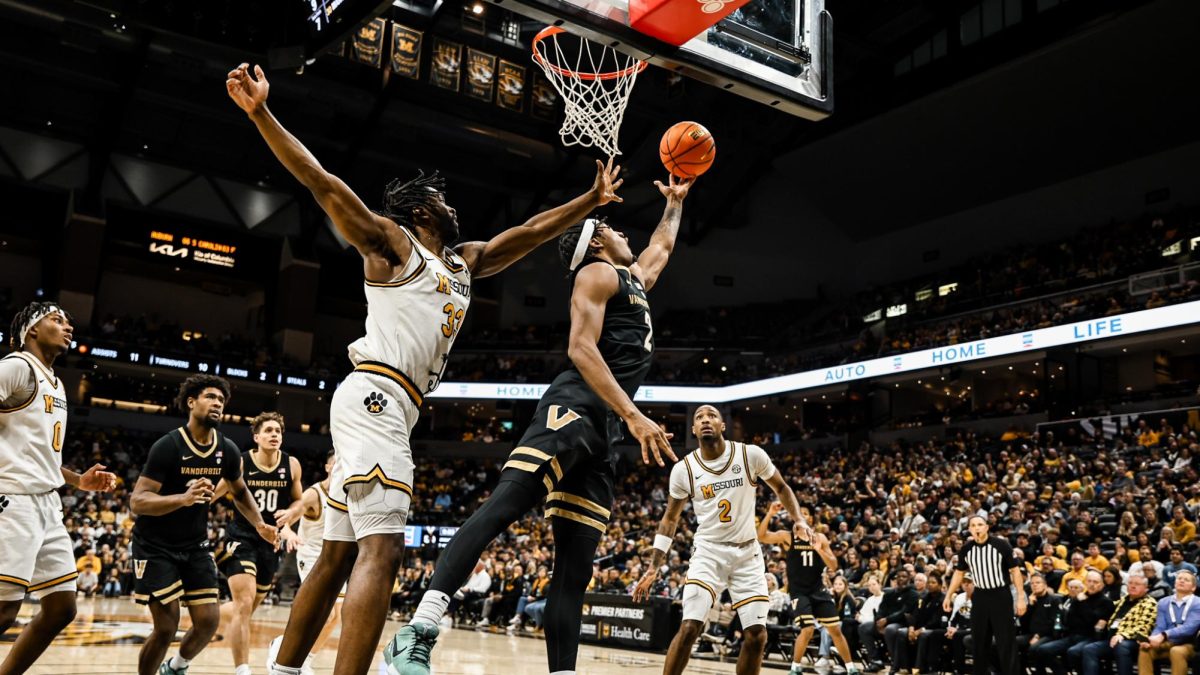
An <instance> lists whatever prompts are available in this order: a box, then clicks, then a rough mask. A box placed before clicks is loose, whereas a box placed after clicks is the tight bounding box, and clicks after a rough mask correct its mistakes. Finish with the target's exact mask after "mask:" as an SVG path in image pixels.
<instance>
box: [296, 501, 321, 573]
mask: <svg viewBox="0 0 1200 675" xmlns="http://www.w3.org/2000/svg"><path fill="white" fill-rule="evenodd" d="M309 489H310V490H316V491H317V516H316V517H315V518H309V517H308V516H303V517H301V518H300V539H302V540H303V541H304V543H303V544H302V545H301V546H300V548H298V549H296V557H297V558H298V559H300V560H316V559H317V556H319V555H321V548H322V547H323V546H324V544H325V500H326V499H327V498H328V497H329V494H328V493H326V492H325V488H323V487H321V484H320V483H317V484H316V485H313V486H312V487H311V488H309Z"/></svg>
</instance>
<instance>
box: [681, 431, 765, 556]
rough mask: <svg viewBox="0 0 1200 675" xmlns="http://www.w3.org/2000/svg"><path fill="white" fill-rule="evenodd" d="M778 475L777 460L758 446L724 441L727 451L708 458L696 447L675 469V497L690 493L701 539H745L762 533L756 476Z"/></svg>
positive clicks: (729, 541) (730, 541)
mask: <svg viewBox="0 0 1200 675" xmlns="http://www.w3.org/2000/svg"><path fill="white" fill-rule="evenodd" d="M774 475H775V465H774V464H772V463H771V458H770V457H768V456H767V453H766V451H764V450H763V449H762V448H760V447H758V446H757V445H746V444H744V443H734V442H733V441H725V451H724V452H722V453H721V456H720V457H718V458H717V459H716V460H713V461H708V460H705V459H704V458H702V457H701V456H700V450H699V449H696V450H693V451H692V452H689V453H688V454H687V455H685V456H684V458H683V460H682V461H680V462H676V463H675V466H674V467H672V468H671V496H672V497H674V498H675V499H684V498H689V497H690V498H691V500H692V509H693V510H694V511H695V513H696V523H697V526H696V541H697V542H700V541H706V542H711V543H717V544H741V543H744V542H747V541H753V540H755V539H756V538H757V532H756V531H755V523H754V516H755V508H754V498H755V494H756V488H755V481H757V480H758V479H760V478H762V479H766V478H770V477H771V476H774Z"/></svg>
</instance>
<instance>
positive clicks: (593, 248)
mask: <svg viewBox="0 0 1200 675" xmlns="http://www.w3.org/2000/svg"><path fill="white" fill-rule="evenodd" d="M655 185H657V186H658V189H659V191H660V192H662V195H663V197H665V198H666V200H667V205H666V209H665V210H664V212H663V217H662V220H661V221H660V222H659V224H658V227H657V228H656V229H655V231H654V233H653V235H651V238H650V245H649V246H647V247H646V249H645V250H644V251H643V252H642V254H641V255H640V256H638V257H636V258H635V257H634V255H633V252H632V250H630V248H629V240H628V238H626V236H625V235H624V234H622V233H620V232H618V231H617V230H615V229H613V228H612V227H609V226H608V225H607V224H606V223H604V222H603V221H602V220H597V219H589V220H587V221H585V222H584V223H582V224H579V225H574V226H572V227H571V228H570V229H568V230H567V231H566V232H565V233H564V234H563V235H562V236H561V237H560V238H559V254H560V256H561V257H562V259H563V262H564V263H565V264H566V266H567V268H568V269H569V270H570V271H571V273H572V277H573V285H574V287H573V289H572V291H571V337H570V346H569V347H568V350H567V356H568V357H569V358H570V359H571V363H572V365H571V367H569V368H567V370H565V371H563V372H562V373H561V374H559V376H558V377H556V378H554V382H553V383H552V384H551V385H550V388H549V389H547V390H546V393H545V394H544V395H543V396H542V399H541V401H540V402H539V403H538V407H537V411H536V412H535V413H534V418H533V421H532V422H531V423H530V425H529V427H528V428H527V429H526V431H525V434H524V436H522V438H521V441H520V443H518V447H517V448H516V449H515V450H513V451H512V454H511V455H510V457H509V461H508V463H507V464H505V465H504V469H503V471H502V472H501V474H500V483H499V484H498V485H497V486H496V489H495V491H494V492H493V493H492V496H491V497H490V498H489V499H488V501H487V502H486V503H485V504H484V505H483V506H482V507H481V508H480V509H479V510H478V511H476V512H475V513H474V514H473V515H472V516H471V518H470V519H468V520H467V522H466V524H464V525H463V527H462V529H460V530H459V531H458V533H457V534H455V536H454V539H453V540H451V542H450V545H449V546H448V547H447V548H446V550H445V551H443V553H442V555H441V557H440V558H439V559H438V563H437V566H436V567H435V568H434V574H433V579H432V580H431V581H430V585H429V590H427V591H426V592H425V595H424V597H422V598H421V604H420V606H419V607H418V608H417V611H416V613H415V614H414V615H413V619H412V623H410V624H409V625H408V626H406V627H405V628H403V629H401V631H400V632H399V633H397V634H396V637H395V638H394V639H393V640H392V641H391V642H390V643H389V644H388V646H387V647H386V648H385V649H384V659H385V660H386V661H387V662H388V664H389V668H390V672H392V673H393V674H397V675H428V673H429V672H430V670H429V652H430V650H431V649H432V647H433V643H434V642H435V640H436V639H437V634H438V622H439V621H440V619H441V617H442V614H443V613H444V612H445V610H446V606H447V605H448V604H449V602H450V595H451V594H452V593H454V592H455V591H456V590H457V589H458V588H459V587H460V586H462V584H463V582H465V581H466V579H467V576H468V575H469V573H470V572H471V569H472V567H474V565H475V562H476V561H477V560H478V559H479V555H480V553H482V552H483V549H484V548H486V547H487V545H488V544H489V543H490V542H491V541H492V540H493V539H494V538H495V537H496V536H497V535H499V534H500V533H501V532H503V531H504V530H505V529H506V528H507V527H508V526H509V525H511V524H512V523H515V522H516V521H517V520H518V519H520V518H521V517H522V516H523V515H525V514H526V513H527V512H528V511H529V510H530V509H532V508H534V507H536V506H537V505H538V504H539V503H540V502H542V501H543V500H544V501H545V502H546V516H547V517H553V518H554V520H553V522H552V527H553V530H554V544H555V546H554V548H555V560H554V575H553V577H552V579H551V582H550V589H549V591H548V592H547V594H546V595H547V597H548V598H549V599H550V600H549V602H548V604H547V606H546V614H545V621H544V624H545V627H546V650H547V655H548V660H549V666H550V672H551V673H574V672H575V661H576V656H577V653H578V651H579V627H580V624H581V612H582V609H583V594H584V591H585V590H586V589H587V585H588V582H589V581H590V579H591V576H592V558H593V556H594V554H595V552H596V546H597V544H598V543H599V541H600V537H601V535H603V534H604V532H605V530H606V529H607V527H608V519H609V516H610V512H609V508H610V507H611V505H612V499H613V480H614V478H613V468H614V463H615V461H616V458H615V455H614V454H613V446H614V445H615V443H616V442H617V441H618V440H620V438H621V429H620V423H621V420H622V419H623V420H624V421H625V424H626V425H627V426H628V427H629V431H630V433H631V434H632V435H633V437H634V438H636V439H637V441H638V443H639V444H640V445H641V446H642V459H643V460H644V461H645V462H646V463H647V464H648V463H650V456H651V455H653V456H654V460H655V461H656V462H657V463H658V465H659V466H662V465H663V459H662V456H663V455H666V456H667V457H669V458H671V460H675V459H676V458H675V455H674V453H673V452H672V451H671V443H670V435H668V434H666V433H664V432H663V430H662V429H661V428H660V427H659V426H658V424H657V423H655V422H653V421H652V420H650V419H649V418H648V417H646V416H645V415H643V414H642V413H641V411H639V410H638V408H637V406H636V405H634V403H633V397H634V394H635V393H636V392H637V389H638V387H639V386H640V385H641V383H642V380H643V379H645V377H646V373H647V372H648V371H649V370H650V362H651V357H652V356H653V353H654V338H653V328H652V326H651V323H650V303H649V302H648V301H647V300H646V291H648V290H649V289H650V288H652V287H653V286H654V284H655V282H657V281H658V277H659V275H660V274H661V273H662V271H663V268H664V267H666V264H667V259H668V258H669V256H670V254H671V251H672V249H673V248H674V246H675V237H676V235H677V234H678V232H679V221H680V217H681V215H682V212H683V200H684V198H685V197H686V196H687V193H688V189H689V188H690V187H691V182H690V181H680V180H677V179H675V178H674V177H672V178H670V180H669V183H668V184H666V185H664V184H662V183H661V182H658V181H656V182H655Z"/></svg>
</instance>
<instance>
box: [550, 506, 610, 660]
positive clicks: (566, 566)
mask: <svg viewBox="0 0 1200 675" xmlns="http://www.w3.org/2000/svg"><path fill="white" fill-rule="evenodd" d="M551 525H552V527H553V528H554V572H553V573H552V576H551V577H550V588H549V589H547V592H546V597H547V598H548V599H547V600H546V614H545V617H544V619H545V621H544V625H545V627H546V657H547V660H548V662H549V666H550V672H552V673H556V672H558V671H561V670H570V671H573V670H575V660H576V658H577V657H578V656H579V626H580V624H581V623H582V622H583V614H582V612H583V594H584V593H585V592H587V587H588V583H589V582H590V581H591V579H592V561H593V560H594V559H595V557H596V546H597V545H598V544H599V543H600V534H601V532H600V531H599V530H597V529H596V528H594V527H590V526H588V525H584V524H582V523H577V522H575V521H573V520H568V519H566V518H560V517H557V516H556V517H555V518H554V520H553V522H552V523H551Z"/></svg>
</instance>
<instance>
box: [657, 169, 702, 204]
mask: <svg viewBox="0 0 1200 675" xmlns="http://www.w3.org/2000/svg"><path fill="white" fill-rule="evenodd" d="M695 182H696V179H694V178H680V177H678V176H676V175H675V174H673V173H672V174H669V175H668V176H667V183H666V185H664V184H663V182H662V181H661V180H656V181H654V187H656V188H658V191H659V192H661V193H662V196H664V197H666V198H667V199H678V200H679V201H683V199H684V197H687V195H688V190H690V189H692V185H693V184H694V183H695Z"/></svg>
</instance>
